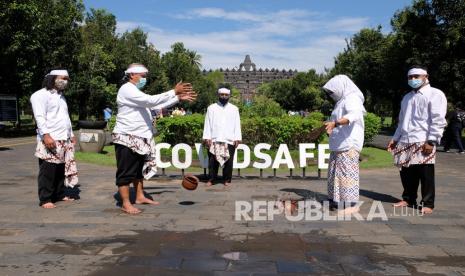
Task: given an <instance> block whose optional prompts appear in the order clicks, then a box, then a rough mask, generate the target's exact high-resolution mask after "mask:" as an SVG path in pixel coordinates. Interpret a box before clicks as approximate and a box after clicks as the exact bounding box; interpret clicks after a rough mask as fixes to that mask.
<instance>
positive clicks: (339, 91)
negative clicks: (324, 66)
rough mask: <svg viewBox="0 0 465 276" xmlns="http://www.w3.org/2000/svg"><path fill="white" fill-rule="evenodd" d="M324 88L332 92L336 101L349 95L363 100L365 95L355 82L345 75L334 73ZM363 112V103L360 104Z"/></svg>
mask: <svg viewBox="0 0 465 276" xmlns="http://www.w3.org/2000/svg"><path fill="white" fill-rule="evenodd" d="M323 88H324V89H326V90H329V91H331V92H333V93H334V94H335V95H334V96H335V98H336V99H337V101H340V100H343V99H345V98H346V97H347V96H349V95H355V96H356V97H358V98H360V100H361V101H362V103H363V102H365V97H364V96H363V93H362V91H360V89H359V88H358V87H357V85H355V83H354V82H353V81H352V80H351V79H350V78H349V77H348V76H346V75H336V76H334V77H332V78H331V79H330V80H329V81H328V82H327V83H326V84H325V85H324V86H323ZM361 109H362V111H363V113H365V112H366V110H365V108H364V107H363V105H362V106H361Z"/></svg>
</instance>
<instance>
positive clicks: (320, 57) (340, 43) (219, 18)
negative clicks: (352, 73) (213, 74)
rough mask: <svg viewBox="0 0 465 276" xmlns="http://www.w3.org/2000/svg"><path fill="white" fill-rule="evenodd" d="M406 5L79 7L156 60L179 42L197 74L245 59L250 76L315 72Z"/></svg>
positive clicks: (325, 0)
mask: <svg viewBox="0 0 465 276" xmlns="http://www.w3.org/2000/svg"><path fill="white" fill-rule="evenodd" d="M411 2H412V0H384V1H381V0H229V1H225V0H204V1H195V0H190V1H189V0H184V1H181V0H164V1H162V0H133V1H124V0H84V4H85V7H86V9H87V10H89V9H90V8H94V9H106V10H107V11H109V12H110V13H112V14H114V15H115V16H116V20H117V32H118V33H120V34H121V33H124V32H125V31H130V30H132V29H134V28H136V27H140V28H142V29H143V30H144V31H145V32H146V33H147V34H148V40H149V42H151V43H153V45H155V48H156V49H158V50H159V51H161V53H164V52H166V51H169V50H170V46H171V45H172V44H173V43H175V42H183V43H184V45H185V47H186V48H188V49H189V50H194V51H196V52H197V53H198V54H200V56H201V57H202V59H201V63H202V68H203V69H207V70H209V69H219V68H223V69H225V68H230V69H232V68H238V67H239V64H240V63H241V62H242V61H243V60H244V57H245V55H247V54H248V55H250V57H251V59H252V62H254V63H255V64H256V66H257V69H258V68H263V69H264V68H269V69H271V68H276V69H286V70H288V69H293V70H294V69H297V70H298V71H308V70H310V69H315V70H316V71H317V72H323V71H324V69H325V68H331V67H333V66H334V57H335V56H337V54H338V53H340V52H342V51H343V50H344V48H345V46H346V39H350V37H352V36H353V35H354V34H355V33H357V32H358V31H359V30H360V29H362V28H376V27H377V26H378V25H381V26H382V30H383V32H384V33H389V32H390V31H391V27H390V20H391V18H392V16H393V15H394V13H395V12H396V11H398V10H400V9H403V8H404V7H406V6H408V5H410V4H411Z"/></svg>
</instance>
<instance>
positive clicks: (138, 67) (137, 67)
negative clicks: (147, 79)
mask: <svg viewBox="0 0 465 276" xmlns="http://www.w3.org/2000/svg"><path fill="white" fill-rule="evenodd" d="M148 71H149V70H148V69H147V68H146V67H145V66H144V65H135V66H131V67H129V68H128V69H126V71H124V74H138V73H139V74H140V73H147V72H148Z"/></svg>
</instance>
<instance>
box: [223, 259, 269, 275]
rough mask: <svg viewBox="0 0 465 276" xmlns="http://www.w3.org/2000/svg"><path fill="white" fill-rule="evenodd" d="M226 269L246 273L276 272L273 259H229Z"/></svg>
mask: <svg viewBox="0 0 465 276" xmlns="http://www.w3.org/2000/svg"><path fill="white" fill-rule="evenodd" d="M227 270H228V271H233V272H247V273H258V272H260V273H277V268H276V263H275V262H273V261H231V262H230V264H229V265H228V269H227Z"/></svg>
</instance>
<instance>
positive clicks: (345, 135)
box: [323, 75, 366, 214]
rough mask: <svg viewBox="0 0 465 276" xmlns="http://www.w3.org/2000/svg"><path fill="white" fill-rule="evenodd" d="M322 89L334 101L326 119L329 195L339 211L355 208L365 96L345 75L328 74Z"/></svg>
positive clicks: (348, 210) (356, 207) (362, 137)
mask: <svg viewBox="0 0 465 276" xmlns="http://www.w3.org/2000/svg"><path fill="white" fill-rule="evenodd" d="M323 90H324V91H325V93H326V94H327V95H328V96H329V97H331V98H332V99H333V100H334V101H335V102H336V105H335V106H334V109H333V112H332V113H331V118H330V121H328V122H326V123H325V125H326V132H327V133H328V134H329V149H330V150H331V154H330V159H329V169H328V197H329V199H330V201H332V206H333V207H334V206H336V205H337V206H338V207H340V208H341V210H340V211H339V212H341V213H345V214H349V213H354V212H358V206H356V203H357V202H358V200H359V157H360V152H361V150H362V147H363V139H364V129H365V124H364V121H363V117H364V115H365V114H366V110H365V108H364V107H363V102H364V101H365V98H364V97H363V94H362V92H361V91H360V89H359V88H358V87H357V86H356V85H355V83H354V82H353V81H352V80H351V79H350V78H349V77H347V76H346V75H337V76H334V77H333V78H331V79H330V80H329V81H328V82H327V83H326V84H325V85H324V86H323Z"/></svg>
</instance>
